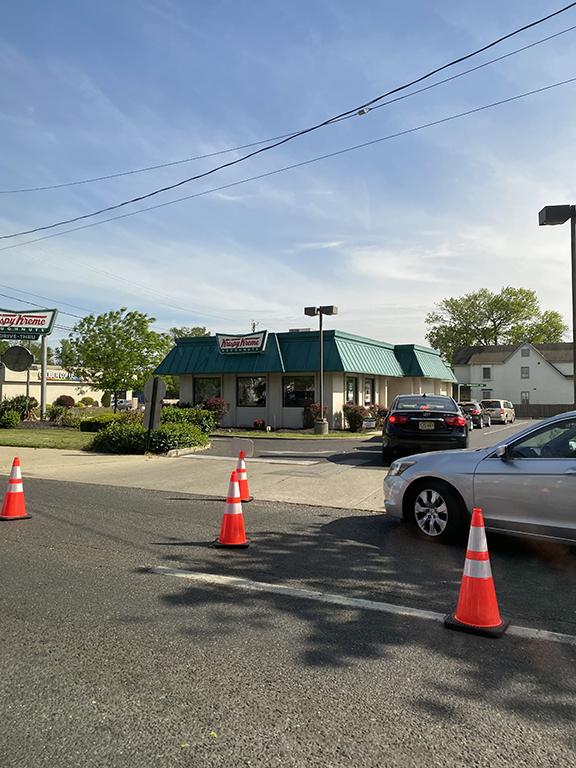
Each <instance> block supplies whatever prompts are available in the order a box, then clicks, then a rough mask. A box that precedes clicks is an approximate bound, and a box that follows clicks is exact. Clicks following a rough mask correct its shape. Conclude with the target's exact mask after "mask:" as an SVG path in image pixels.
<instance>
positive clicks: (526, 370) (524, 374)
mask: <svg viewBox="0 0 576 768" xmlns="http://www.w3.org/2000/svg"><path fill="white" fill-rule="evenodd" d="M520 378H521V379H529V378H530V366H529V365H523V366H522V367H521V368H520Z"/></svg>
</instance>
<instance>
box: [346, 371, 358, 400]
mask: <svg viewBox="0 0 576 768" xmlns="http://www.w3.org/2000/svg"><path fill="white" fill-rule="evenodd" d="M346 402H347V403H357V402H358V379H357V378H356V377H355V376H347V377H346Z"/></svg>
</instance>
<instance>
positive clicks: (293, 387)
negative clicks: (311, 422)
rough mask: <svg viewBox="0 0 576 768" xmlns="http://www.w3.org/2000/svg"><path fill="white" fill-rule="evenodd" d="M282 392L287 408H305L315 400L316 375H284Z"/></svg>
mask: <svg viewBox="0 0 576 768" xmlns="http://www.w3.org/2000/svg"><path fill="white" fill-rule="evenodd" d="M282 392H283V400H282V402H283V404H284V407H285V408H303V407H304V406H305V405H308V404H309V403H313V402H314V399H315V394H316V393H315V390H314V376H284V378H283V379H282Z"/></svg>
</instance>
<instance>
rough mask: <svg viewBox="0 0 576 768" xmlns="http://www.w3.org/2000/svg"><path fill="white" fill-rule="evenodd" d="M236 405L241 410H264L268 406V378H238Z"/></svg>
mask: <svg viewBox="0 0 576 768" xmlns="http://www.w3.org/2000/svg"><path fill="white" fill-rule="evenodd" d="M236 404H237V405H238V407H239V408H262V407H263V406H265V405H266V377H265V376H238V378H237V379H236Z"/></svg>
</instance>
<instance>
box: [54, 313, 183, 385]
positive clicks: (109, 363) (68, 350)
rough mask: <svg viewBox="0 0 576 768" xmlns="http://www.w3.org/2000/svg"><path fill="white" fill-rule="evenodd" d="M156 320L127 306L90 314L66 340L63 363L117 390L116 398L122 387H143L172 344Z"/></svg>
mask: <svg viewBox="0 0 576 768" xmlns="http://www.w3.org/2000/svg"><path fill="white" fill-rule="evenodd" d="M154 322H156V319H155V318H154V317H149V316H148V315H146V314H143V313H142V312H135V311H133V312H128V310H127V309H126V307H122V308H121V309H119V310H116V311H113V312H107V313H106V314H103V315H98V316H94V315H88V317H85V318H84V319H83V320H80V321H79V322H78V323H76V325H75V326H74V328H73V330H72V333H70V334H69V336H68V339H64V340H63V341H62V344H61V346H60V350H59V357H60V360H61V363H62V366H63V367H64V368H65V369H66V370H67V371H68V372H69V373H71V374H73V375H74V376H78V377H79V378H81V379H82V380H83V381H89V382H90V383H91V384H92V385H93V386H94V387H96V388H98V389H103V390H108V391H110V392H114V394H115V396H116V400H117V399H118V392H120V391H122V390H125V389H142V388H143V386H144V382H145V381H146V379H148V378H149V376H150V375H151V374H152V372H153V371H154V369H155V368H156V367H157V365H158V364H159V363H160V362H161V361H162V359H163V358H164V357H165V356H166V354H167V353H168V351H169V349H170V348H171V347H172V339H171V337H170V336H169V335H168V334H165V333H156V332H155V331H152V330H151V329H150V325H151V324H152V323H154Z"/></svg>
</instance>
